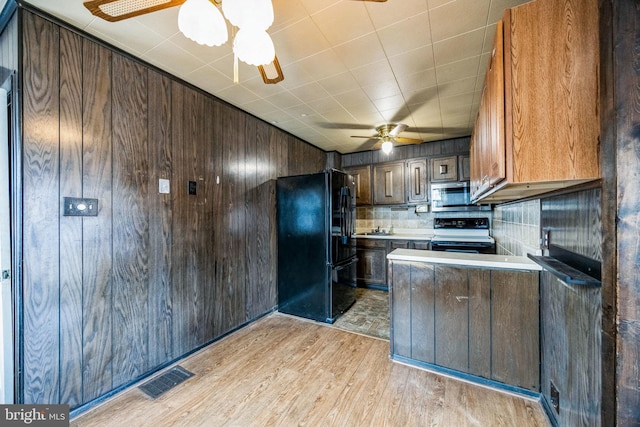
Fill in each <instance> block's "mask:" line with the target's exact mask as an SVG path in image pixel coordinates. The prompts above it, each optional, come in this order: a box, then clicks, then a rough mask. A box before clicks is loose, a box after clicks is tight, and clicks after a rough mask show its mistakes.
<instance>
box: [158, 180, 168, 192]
mask: <svg viewBox="0 0 640 427" xmlns="http://www.w3.org/2000/svg"><path fill="white" fill-rule="evenodd" d="M158 192H159V193H160V194H169V192H170V186H169V180H168V179H162V178H160V180H159V182H158Z"/></svg>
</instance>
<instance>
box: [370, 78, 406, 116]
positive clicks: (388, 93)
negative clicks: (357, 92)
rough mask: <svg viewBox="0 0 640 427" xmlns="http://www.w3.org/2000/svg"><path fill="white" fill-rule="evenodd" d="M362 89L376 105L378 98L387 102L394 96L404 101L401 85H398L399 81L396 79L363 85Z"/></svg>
mask: <svg viewBox="0 0 640 427" xmlns="http://www.w3.org/2000/svg"><path fill="white" fill-rule="evenodd" d="M362 90H363V91H364V93H366V94H367V96H368V97H369V99H370V100H371V101H373V103H374V104H376V105H377V101H378V100H386V102H388V101H389V100H390V99H391V98H392V97H393V98H395V99H397V100H398V101H397V102H398V103H400V104H402V103H404V98H403V97H402V93H401V92H400V87H398V83H397V82H396V81H395V80H387V81H384V82H379V83H376V84H374V85H369V86H363V87H362ZM387 108H388V107H387ZM383 109H384V108H383Z"/></svg>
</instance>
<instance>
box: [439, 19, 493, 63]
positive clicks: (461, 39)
mask: <svg viewBox="0 0 640 427" xmlns="http://www.w3.org/2000/svg"><path fill="white" fill-rule="evenodd" d="M483 43H484V28H480V29H478V30H475V31H471V32H468V33H465V34H463V35H461V36H457V37H452V38H449V39H446V40H443V41H441V42H437V43H434V44H433V56H434V60H435V63H436V66H442V65H445V64H449V63H451V62H456V61H461V60H463V59H465V58H471V57H474V56H478V55H480V54H482V45H483Z"/></svg>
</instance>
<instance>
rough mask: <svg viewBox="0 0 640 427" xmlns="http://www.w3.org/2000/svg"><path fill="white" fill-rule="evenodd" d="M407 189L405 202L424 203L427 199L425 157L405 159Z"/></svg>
mask: <svg viewBox="0 0 640 427" xmlns="http://www.w3.org/2000/svg"><path fill="white" fill-rule="evenodd" d="M407 190H408V192H407V203H426V202H428V201H429V195H428V191H427V159H416V160H409V161H407Z"/></svg>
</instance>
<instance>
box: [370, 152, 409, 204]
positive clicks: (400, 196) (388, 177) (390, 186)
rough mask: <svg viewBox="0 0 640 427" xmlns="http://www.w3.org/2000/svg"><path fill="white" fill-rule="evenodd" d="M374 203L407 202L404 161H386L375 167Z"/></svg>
mask: <svg viewBox="0 0 640 427" xmlns="http://www.w3.org/2000/svg"><path fill="white" fill-rule="evenodd" d="M373 203H374V204H376V205H400V204H403V203H405V191H404V162H394V163H384V164H381V165H376V166H374V169H373Z"/></svg>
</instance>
